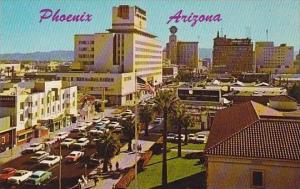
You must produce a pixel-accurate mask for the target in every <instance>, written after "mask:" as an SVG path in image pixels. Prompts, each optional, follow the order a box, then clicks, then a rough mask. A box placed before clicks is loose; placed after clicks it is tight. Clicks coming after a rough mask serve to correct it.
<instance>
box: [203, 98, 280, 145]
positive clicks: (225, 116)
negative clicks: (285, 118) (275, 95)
mask: <svg viewBox="0 0 300 189" xmlns="http://www.w3.org/2000/svg"><path fill="white" fill-rule="evenodd" d="M260 116H274V117H278V116H282V113H280V112H278V111H276V110H274V109H272V108H269V107H267V106H264V105H261V104H258V103H256V102H253V101H248V102H246V103H242V104H237V105H234V106H232V107H230V108H226V109H222V110H219V111H218V112H217V113H216V116H215V118H214V121H213V124H212V127H211V130H210V134H209V137H208V141H207V144H206V148H210V147H212V146H213V145H216V144H217V143H219V142H221V141H223V140H225V139H226V138H228V137H230V136H231V135H233V134H234V133H236V132H238V131H240V130H241V129H243V128H244V127H246V126H247V125H250V124H252V123H254V122H256V121H258V120H259V117H260Z"/></svg>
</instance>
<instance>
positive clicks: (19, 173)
mask: <svg viewBox="0 0 300 189" xmlns="http://www.w3.org/2000/svg"><path fill="white" fill-rule="evenodd" d="M22 175H23V174H22V173H21V172H17V173H16V174H15V176H17V177H19V176H22Z"/></svg>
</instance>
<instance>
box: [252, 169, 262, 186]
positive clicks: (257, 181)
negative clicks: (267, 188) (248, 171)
mask: <svg viewBox="0 0 300 189" xmlns="http://www.w3.org/2000/svg"><path fill="white" fill-rule="evenodd" d="M251 176H252V184H251V185H252V186H251V187H254V188H262V187H263V186H264V175H263V172H262V171H258V170H255V171H252V175H251Z"/></svg>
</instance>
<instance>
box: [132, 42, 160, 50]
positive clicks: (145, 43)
mask: <svg viewBox="0 0 300 189" xmlns="http://www.w3.org/2000/svg"><path fill="white" fill-rule="evenodd" d="M135 43H136V44H139V45H145V46H150V47H158V48H161V46H160V45H157V44H153V43H148V42H144V41H138V40H136V41H135Z"/></svg>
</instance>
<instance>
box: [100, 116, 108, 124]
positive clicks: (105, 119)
mask: <svg viewBox="0 0 300 189" xmlns="http://www.w3.org/2000/svg"><path fill="white" fill-rule="evenodd" d="M101 122H102V123H104V124H105V125H108V124H109V123H110V120H109V119H108V118H107V117H105V118H102V119H101Z"/></svg>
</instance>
